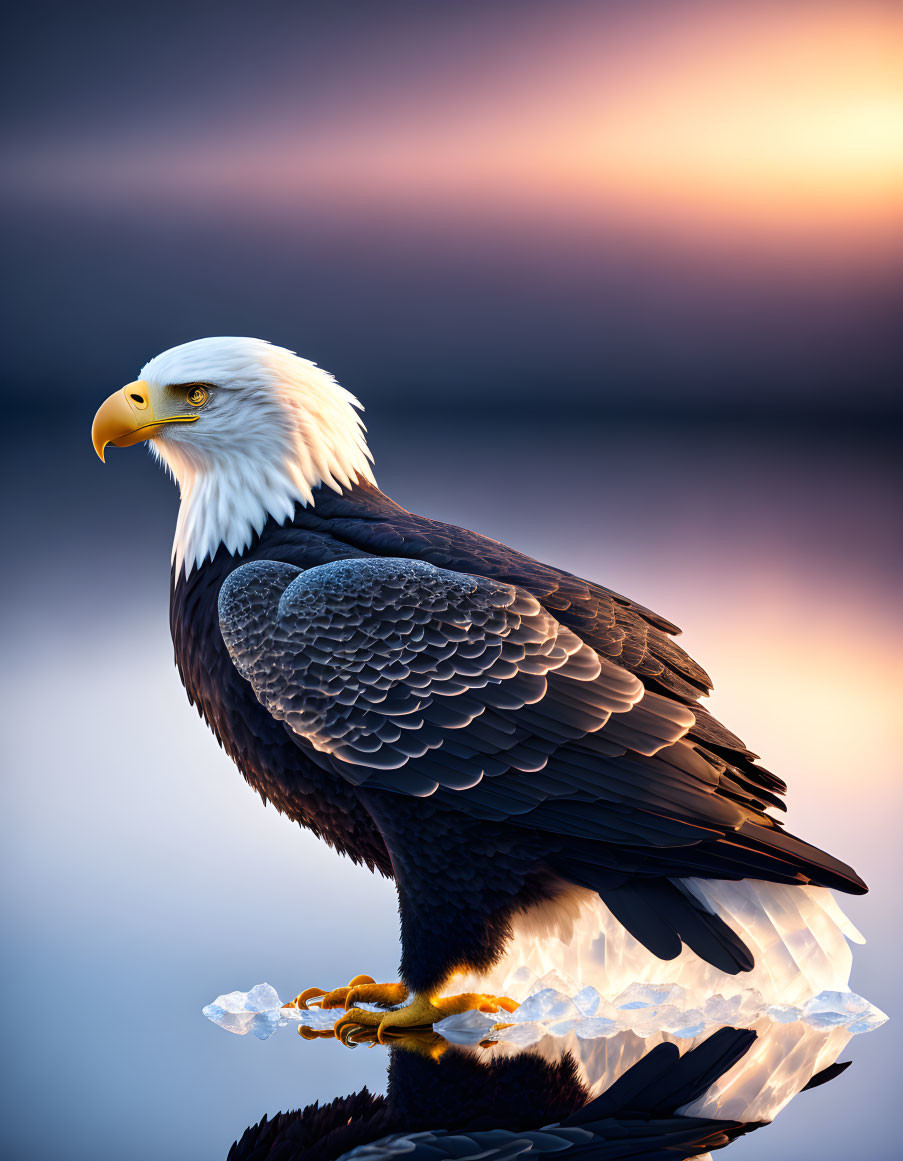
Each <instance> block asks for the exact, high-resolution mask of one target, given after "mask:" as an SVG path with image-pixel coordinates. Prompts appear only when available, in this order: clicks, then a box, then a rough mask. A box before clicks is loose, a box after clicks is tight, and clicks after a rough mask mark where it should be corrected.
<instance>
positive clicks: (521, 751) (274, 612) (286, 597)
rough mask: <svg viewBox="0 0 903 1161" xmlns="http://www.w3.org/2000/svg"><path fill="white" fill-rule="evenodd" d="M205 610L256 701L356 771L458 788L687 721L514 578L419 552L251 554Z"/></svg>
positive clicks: (645, 741) (659, 733)
mask: <svg viewBox="0 0 903 1161" xmlns="http://www.w3.org/2000/svg"><path fill="white" fill-rule="evenodd" d="M219 614H220V626H221V629H222V633H223V638H224V640H225V642H226V645H227V647H228V649H229V653H230V656H231V657H232V660H233V662H234V664H235V666H236V668H237V669H238V671H239V672H240V673H241V675H242V676H243V677H244V678H245V679H246V680H248V681H249V682H250V683H251V685H252V687H253V689H254V692H255V694H256V696H257V698H258V699H259V701H260V702H261V703H262V704H263V705H264V706H265V707H266V709H267V710H268V711H269V712H270V713H271V714H272V715H273V717H275V718H277V719H278V720H281V721H283V722H284V723H285V724H286V726H287V727H288V728H289V729H290V730H291V731H293V732H294V733H295V734H296V735H297V736H298V737H299V738H302V739H304V741H306V742H307V743H308V744H309V745H310V746H312V747H313V748H314V749H316V750H318V751H320V752H322V753H326V754H329V755H331V756H332V758H333V759H335V760H337V762H339V763H341V769H342V773H343V775H344V776H345V777H346V778H348V779H349V780H350V781H352V782H355V783H357V784H361V783H364V782H367V781H373V780H374V775H377V776H378V778H377V780H378V782H379V784H381V785H386V786H392V787H393V788H396V789H399V790H404V791H405V792H407V793H414V794H429V793H432V791H433V790H435V789H436V787H437V786H444V787H447V788H452V789H465V788H467V787H469V786H473V785H474V784H475V783H476V782H478V781H479V780H480V778H481V777H483V776H484V775H486V776H493V775H497V774H501V773H504V772H506V771H508V770H516V771H522V772H530V771H534V772H535V771H538V770H541V769H542V768H543V767H544V766H545V765H546V763H547V761H548V758H549V755H550V754H552V753H554V752H555V751H556V750H558V749H559V748H560V747H562V746H564V745H566V744H567V743H570V742H574V741H578V740H580V739H582V738H585V737H587V736H588V735H595V734H598V733H599V731H602V732H601V734H600V735H599V736H600V738H601V739H605V740H607V743H608V750H607V752H612V753H617V752H621V753H623V752H624V750H625V749H631V750H633V751H634V752H635V753H638V754H645V755H651V754H655V753H657V752H658V751H659V750H660V749H662V748H663V747H665V746H668V745H670V744H672V743H673V742H675V741H676V740H677V739H679V738H681V737H683V735H684V734H685V733H686V732H687V730H688V729H689V728H690V727H691V726H692V725H693V722H694V720H695V719H694V715H693V713H692V712H691V711H690V710H688V709H687V708H686V707H685V706H682V705H679V704H678V703H676V702H671V701H669V700H668V699H667V698H664V697H660V696H658V695H656V694H654V693H649V692H645V691H644V687H643V685H642V683H641V682H640V681H639V679H638V678H636V677H635V676H634V675H633V674H631V673H630V672H628V671H627V670H626V669H623V668H621V667H620V666H618V665H615V664H614V663H613V662H611V661H609V660H607V659H605V658H600V657H599V655H598V654H597V653H596V652H595V651H594V650H593V649H591V648H590V647H589V646H588V645H586V644H585V643H584V642H582V641H581V640H580V638H579V637H577V636H576V635H575V634H574V633H573V632H571V631H570V630H569V629H567V628H565V627H564V626H563V625H561V624H559V623H558V622H557V621H556V620H555V618H554V617H552V616H551V615H550V614H549V613H547V612H546V611H545V610H543V609H542V607H541V606H540V605H539V603H538V602H537V601H536V600H535V599H534V598H533V597H532V596H530V595H529V594H528V593H526V592H524V591H523V590H521V589H518V588H516V587H514V586H512V585H508V584H504V583H501V582H498V581H493V580H488V579H485V578H481V577H476V576H471V575H469V574H465V573H457V572H451V571H448V570H446V569H440V568H436V567H435V566H433V565H430V564H427V563H426V562H423V561H416V560H406V559H386V558H370V559H363V560H361V559H354V560H342V561H337V562H334V563H331V564H326V565H321V566H319V567H317V568H313V569H309V570H307V571H305V572H302V571H300V570H298V569H296V568H294V567H292V566H289V565H283V564H278V563H276V562H271V561H258V562H254V563H251V564H247V565H244V566H242V567H241V568H239V569H236V570H235V571H234V572H233V573H232V574H231V575H230V576H229V577H228V578H227V580H226V582H225V584H224V585H223V588H222V590H221V593H220V599H219ZM427 755H428V756H429V757H428V761H427V763H423V762H421V761H420V760H421V759H424V758H425V756H427ZM427 765H428V769H427Z"/></svg>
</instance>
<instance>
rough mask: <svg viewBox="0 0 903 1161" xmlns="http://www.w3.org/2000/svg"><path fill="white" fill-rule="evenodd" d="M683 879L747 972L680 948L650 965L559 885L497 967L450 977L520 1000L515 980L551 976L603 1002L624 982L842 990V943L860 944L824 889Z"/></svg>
mask: <svg viewBox="0 0 903 1161" xmlns="http://www.w3.org/2000/svg"><path fill="white" fill-rule="evenodd" d="M682 882H683V883H684V884H685V885H686V886H687V887H688V888H689V889H690V890H691V891H692V892H693V893H694V894H695V895H696V896H697V898H699V899H700V900H701V901H702V902H703V903H704V904H705V906H706V907H707V908H708V909H709V910H711V911H714V912H715V913H716V914H717V915H719V916H720V917H721V918H722V919H723V920H724V921H725V922H726V923H727V924H728V925H729V926H730V927H731V928H733V930H734V931H736V932H737V934H738V935H739V936H740V937H741V939H743V941H744V942H745V943H746V945H747V946H748V947H749V950H750V951H751V952H752V954H753V957H754V958H755V967H754V968H753V970H752V971H749V972H741V973H740V974H739V975H733V976H732V975H727V974H726V973H725V972H722V971H719V970H718V968H715V967H712V965H711V964H708V963H706V962H705V961H704V960H702V959H700V958H699V956H697V955H696V953H695V952H693V951H691V950H690V949H689V948H688V947H684V948H683V950H682V951H681V954H680V955H679V956H678V957H677V958H676V959H672V960H662V959H658V958H657V957H656V956H654V955H653V954H652V952H650V951H648V950H647V949H646V948H645V947H644V946H643V945H642V944H641V943H640V942H639V941H638V940H636V939H634V937H633V936H632V935H631V934H630V933H629V932H628V931H627V930H626V929H625V928H624V927H623V926H622V925H621V924H620V923H619V922H618V921H617V920H616V919H615V917H614V916H613V915H612V913H611V912H610V911H609V909H608V908H607V907H606V906H605V904H604V903H603V902H602V900H601V899H600V898H599V896H598V895H597V894H595V892H593V891H589V890H586V889H584V888H580V887H567V888H565V886H564V885H563V886H562V895H561V897H560V898H556V899H555V900H553V901H552V902H546V903H541V904H539V905H537V906H536V907H534V908H532V909H531V910H529V911H527V912H526V913H525V914H524V915H522V916H520V917H519V918H518V919H517V920H516V921H515V923H514V925H513V936H512V939H511V942H510V944H509V946H508V947H507V949H506V951H505V956H504V958H503V959H502V961H501V962H500V963H498V964H497V965H496V966H495V967H494V968H492V969H491V970H490V971H489V972H488V973H486V974H485V975H479V976H478V975H476V974H471V973H468V974H467V975H465V976H463V977H462V978H456V980H455V989H456V990H458V989H460V990H461V991H486V992H492V993H494V994H496V995H512V996H513V997H514V999H523V996H521V995H518V991H517V989H518V986H520V987H521V990H522V988H523V985H522V984H520V985H519V984H518V981H522V980H524V979H527V978H531V977H536V978H540V979H541V978H542V977H543V976H546V975H547V974H548V973H550V972H557V973H560V974H562V975H563V976H566V977H568V978H569V979H571V980H573V981H574V982H575V983H576V984H578V985H579V986H580V987H590V986H591V987H594V988H595V989H596V990H597V991H598V992H599V994H600V995H602V996H605V997H607V998H609V999H611V998H613V997H615V996H617V995H619V994H620V993H621V992H622V991H624V989H625V988H627V987H629V985H630V984H632V983H650V984H672V983H676V984H680V985H681V986H682V987H685V988H687V989H688V990H689V991H690V992H691V994H693V995H694V996H698V997H700V998H705V997H707V996H711V995H717V994H719V993H720V994H722V995H735V994H736V993H737V992H739V991H741V990H743V989H750V988H754V989H756V990H758V991H759V992H761V994H762V996H763V998H764V1000H765V1002H766V1003H781V1004H798V1003H802V1002H805V1001H806V1000H807V999H809V998H810V997H812V996H813V995H817V994H818V993H819V992H822V991H846V990H848V988H849V980H850V970H851V967H852V962H853V961H852V953H851V951H850V948H849V945H848V943H847V940H848V939H852V940H854V941H855V942H860V943H861V942H863V940H862V936H861V935H860V934H859V932H858V931H857V930H856V928H855V927H854V926H853V925H852V923H851V922H850V921H849V919H847V917H846V916H845V915H844V913H843V912H842V911H841V909H840V906H839V905H838V903H837V901H836V900H835V898H834V896H833V895H832V894H831V892H830V891H829V890H827V889H826V888H824V887H796V886H787V885H784V884H779V883H764V882H761V881H759V880H756V879H743V880H740V881H739V882H729V881H726V880H721V879H684V880H682ZM556 911H557V912H558V920H557V922H556V921H554V914H555V912H556ZM525 969H526V970H525Z"/></svg>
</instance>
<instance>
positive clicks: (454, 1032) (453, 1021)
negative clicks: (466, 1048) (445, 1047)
mask: <svg viewBox="0 0 903 1161" xmlns="http://www.w3.org/2000/svg"><path fill="white" fill-rule="evenodd" d="M499 1019H500V1017H499V1015H498V1014H496V1015H491V1014H490V1013H489V1012H476V1011H471V1012H457V1013H456V1014H455V1015H454V1016H446V1017H445V1019H444V1020H438V1021H437V1022H436V1023H435V1024H434V1025H433V1031H434V1032H438V1033H439V1035H440V1036H442V1037H444V1039H446V1040H447V1041H448V1042H449V1043H450V1044H474V1043H478V1042H479V1041H480V1040H486V1039H489V1038H490V1037H491V1036H492V1033H493V1029H494V1028H495V1026H496V1024H497V1023H498V1022H499ZM506 1019H507V1017H506Z"/></svg>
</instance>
